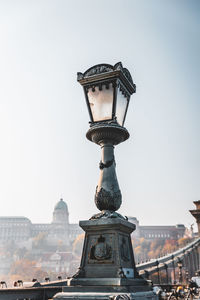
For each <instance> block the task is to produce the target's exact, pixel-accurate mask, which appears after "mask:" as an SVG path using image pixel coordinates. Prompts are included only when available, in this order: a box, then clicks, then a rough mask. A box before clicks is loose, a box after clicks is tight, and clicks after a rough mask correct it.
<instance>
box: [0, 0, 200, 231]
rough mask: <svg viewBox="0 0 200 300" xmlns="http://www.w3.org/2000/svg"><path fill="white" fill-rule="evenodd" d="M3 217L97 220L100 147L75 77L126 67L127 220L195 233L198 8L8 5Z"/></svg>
mask: <svg viewBox="0 0 200 300" xmlns="http://www.w3.org/2000/svg"><path fill="white" fill-rule="evenodd" d="M0 41H1V46H0V203H1V209H0V215H1V216H14V215H16V216H26V217H28V218H30V219H31V221H32V222H50V221H51V219H52V211H53V208H54V205H55V203H56V202H57V201H58V200H59V198H60V197H61V196H62V197H63V199H64V200H65V201H66V202H67V204H68V207H69V212H70V222H78V220H80V219H81V220H84V219H88V218H90V217H91V215H92V214H94V213H97V212H98V211H97V208H96V207H95V204H94V192H95V188H96V184H97V181H98V176H99V169H98V164H99V160H100V148H99V147H98V146H97V145H95V144H92V143H91V142H89V141H88V140H86V138H85V133H86V131H87V130H88V128H89V125H88V121H89V116H88V112H87V108H86V104H85V99H84V94H83V91H82V88H81V86H80V85H79V84H78V83H77V81H76V73H77V72H78V71H80V72H84V71H85V70H86V69H88V68H89V67H91V66H92V65H95V64H99V63H109V64H115V63H117V62H118V61H122V63H123V65H124V66H125V67H127V68H128V69H129V71H130V72H131V74H132V77H133V79H134V82H135V83H136V85H137V93H136V94H134V95H133V96H132V98H131V103H130V106H129V111H128V114H127V119H126V123H125V126H126V128H127V129H128V130H129V132H130V139H129V140H128V141H126V142H125V143H122V144H121V145H119V146H117V147H116V151H115V152H116V163H117V176H118V180H119V184H120V188H121V191H122V195H123V204H122V206H121V208H120V210H119V212H120V213H121V214H124V215H131V216H135V217H137V218H138V220H139V221H140V224H144V225H151V224H161V225H167V224H172V225H173V224H177V223H183V224H185V225H186V226H189V224H191V223H194V218H193V217H192V216H190V213H189V212H188V210H189V209H193V208H194V205H193V203H192V201H194V200H198V199H200V153H199V152H200V117H199V115H200V100H199V94H200V84H199V79H200V59H199V56H200V1H199V0H188V1H186V0H167V1H164V0H99V1H97V0H84V1H83V0H73V1H72V0H71V1H69V0H64V1H62V0H53V1H52V0H34V1H30V0H24V1H20V0H17V1H16V0H13V1H10V0H5V1H3V0H1V1H0Z"/></svg>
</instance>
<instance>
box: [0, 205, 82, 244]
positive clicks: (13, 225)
mask: <svg viewBox="0 0 200 300" xmlns="http://www.w3.org/2000/svg"><path fill="white" fill-rule="evenodd" d="M41 233H45V236H46V239H47V241H48V244H49V245H57V244H58V242H61V243H62V244H63V245H66V246H67V245H69V244H70V243H71V242H73V240H74V239H75V238H76V237H77V235H79V234H81V233H83V231H82V229H81V228H80V227H79V225H78V224H70V223H69V211H68V207H67V203H66V202H65V201H64V200H63V199H60V200H59V201H58V202H57V203H56V205H55V207H54V211H53V219H52V222H51V223H50V224H45V223H39V224H37V223H36V224H33V223H32V222H31V221H30V220H29V219H28V218H26V217H16V216H15V217H0V243H1V244H5V243H7V242H11V241H13V242H14V243H15V244H19V245H20V244H24V242H26V241H29V240H31V239H32V238H34V237H36V236H38V235H39V234H41Z"/></svg>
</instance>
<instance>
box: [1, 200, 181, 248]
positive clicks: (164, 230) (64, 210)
mask: <svg viewBox="0 0 200 300" xmlns="http://www.w3.org/2000/svg"><path fill="white" fill-rule="evenodd" d="M128 219H129V221H130V222H132V223H134V224H135V225H136V230H135V231H134V232H133V237H135V238H145V239H151V240H152V239H178V238H181V237H183V236H184V234H185V230H186V228H185V226H184V225H182V224H178V225H175V226H140V225H139V221H138V220H137V218H135V217H129V218H128ZM41 233H43V234H45V238H46V240H47V241H48V244H49V245H56V244H58V242H59V241H60V242H61V243H62V244H63V245H70V243H72V242H73V241H74V240H75V238H76V237H77V235H79V234H81V233H83V230H82V229H81V228H80V227H79V225H78V224H70V223H69V211H68V207H67V203H66V202H65V201H63V199H60V200H59V201H58V203H57V204H56V205H55V207H54V211H53V218H52V222H51V223H49V224H45V223H41V224H34V223H32V222H31V221H30V220H29V219H28V218H26V217H0V243H1V245H3V244H5V243H8V242H9V243H12V242H14V243H15V244H18V245H20V244H23V243H24V242H27V241H30V240H31V239H33V238H34V237H37V236H38V235H39V234H41Z"/></svg>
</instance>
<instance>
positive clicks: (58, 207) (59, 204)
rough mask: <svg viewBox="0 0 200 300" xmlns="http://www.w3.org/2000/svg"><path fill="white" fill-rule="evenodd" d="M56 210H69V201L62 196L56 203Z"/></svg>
mask: <svg viewBox="0 0 200 300" xmlns="http://www.w3.org/2000/svg"><path fill="white" fill-rule="evenodd" d="M55 210H63V211H68V207H67V203H66V202H65V201H64V200H63V199H62V198H61V199H60V200H59V201H58V202H57V203H56V205H55V207H54V211H55Z"/></svg>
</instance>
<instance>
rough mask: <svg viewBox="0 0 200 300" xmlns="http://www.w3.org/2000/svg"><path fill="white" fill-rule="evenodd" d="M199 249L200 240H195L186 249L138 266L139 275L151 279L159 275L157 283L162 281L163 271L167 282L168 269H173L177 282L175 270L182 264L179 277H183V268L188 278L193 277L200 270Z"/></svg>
mask: <svg viewBox="0 0 200 300" xmlns="http://www.w3.org/2000/svg"><path fill="white" fill-rule="evenodd" d="M199 247H200V238H198V239H196V240H194V241H193V242H191V243H190V244H188V245H186V246H185V247H183V248H181V249H179V250H177V251H174V252H173V253H170V254H168V255H165V256H163V257H160V258H157V259H151V260H150V261H148V262H145V263H141V264H138V265H137V266H136V267H137V270H138V271H139V274H140V275H142V276H144V277H146V278H149V276H151V275H152V274H155V273H157V279H158V280H157V281H158V282H159V281H160V274H159V272H160V271H162V270H165V271H166V277H167V281H169V280H168V279H169V278H168V277H169V276H168V275H169V274H168V271H167V270H168V269H169V268H172V270H173V277H174V281H175V277H176V274H175V269H176V267H177V265H178V263H180V262H181V263H182V266H181V269H180V267H179V277H181V276H182V274H180V272H182V267H184V269H185V272H186V275H187V273H188V275H187V276H190V277H191V276H193V275H194V273H195V271H197V270H198V269H199V250H198V249H199ZM179 279H180V278H179Z"/></svg>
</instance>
